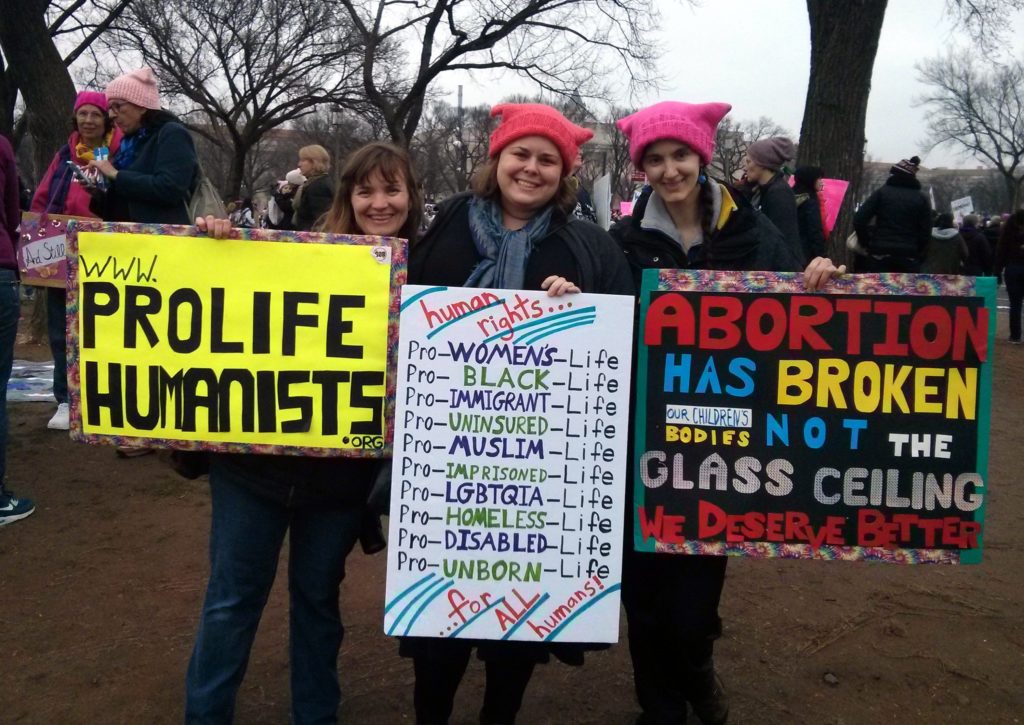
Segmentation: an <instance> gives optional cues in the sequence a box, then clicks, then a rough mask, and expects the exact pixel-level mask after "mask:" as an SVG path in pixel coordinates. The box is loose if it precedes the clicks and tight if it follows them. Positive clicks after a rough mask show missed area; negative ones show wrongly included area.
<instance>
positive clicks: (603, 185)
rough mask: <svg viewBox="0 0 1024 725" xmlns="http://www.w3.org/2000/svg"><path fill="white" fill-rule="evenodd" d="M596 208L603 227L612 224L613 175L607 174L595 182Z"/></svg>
mask: <svg viewBox="0 0 1024 725" xmlns="http://www.w3.org/2000/svg"><path fill="white" fill-rule="evenodd" d="M594 208H595V209H596V210H597V224H598V226H600V227H601V228H602V229H608V228H609V227H610V226H611V225H612V175H611V174H605V175H604V176H602V177H601V178H600V179H598V180H597V181H595V182H594Z"/></svg>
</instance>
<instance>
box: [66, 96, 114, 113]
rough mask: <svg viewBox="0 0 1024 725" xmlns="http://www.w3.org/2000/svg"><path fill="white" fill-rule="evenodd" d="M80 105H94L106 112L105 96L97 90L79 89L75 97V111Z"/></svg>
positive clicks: (76, 111)
mask: <svg viewBox="0 0 1024 725" xmlns="http://www.w3.org/2000/svg"><path fill="white" fill-rule="evenodd" d="M82 106H96V108H98V109H100V110H101V111H103V113H106V112H107V97H106V96H105V95H104V94H102V93H100V92H99V91H79V92H78V96H77V97H76V98H75V110H74V112H75V113H78V109H79V108H81V107H82Z"/></svg>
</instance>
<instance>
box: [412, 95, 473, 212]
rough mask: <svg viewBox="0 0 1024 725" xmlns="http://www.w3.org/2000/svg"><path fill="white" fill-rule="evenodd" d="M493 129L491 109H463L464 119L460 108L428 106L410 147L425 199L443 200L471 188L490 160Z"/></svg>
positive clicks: (434, 104) (439, 105)
mask: <svg viewBox="0 0 1024 725" xmlns="http://www.w3.org/2000/svg"><path fill="white" fill-rule="evenodd" d="M491 127H492V123H491V116H490V107H489V106H471V107H469V108H463V109H462V111H461V115H460V111H459V109H458V107H456V106H452V105H450V104H448V103H445V102H443V101H435V102H433V103H430V104H429V105H428V106H427V109H426V113H425V114H424V116H423V119H422V122H421V123H420V125H419V128H418V129H417V130H416V135H415V136H413V138H412V141H411V143H410V145H409V151H410V153H411V154H412V157H413V160H414V161H415V164H416V168H417V169H419V172H420V180H421V181H422V182H423V190H424V194H425V196H427V197H430V198H444V197H446V196H448V195H450V194H454V193H456V192H459V191H465V190H466V189H468V188H469V183H470V180H471V179H472V178H473V174H474V173H475V172H476V170H477V168H479V166H480V165H481V164H482V163H483V162H484V161H486V160H487V148H488V144H489V142H490V133H491Z"/></svg>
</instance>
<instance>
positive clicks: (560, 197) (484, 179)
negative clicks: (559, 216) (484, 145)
mask: <svg viewBox="0 0 1024 725" xmlns="http://www.w3.org/2000/svg"><path fill="white" fill-rule="evenodd" d="M472 189H473V193H474V194H476V195H477V196H479V197H480V198H481V199H490V200H495V199H498V200H500V198H501V188H500V187H499V186H498V157H497V156H495V157H493V158H490V159H488V160H487V163H486V164H484V165H483V166H481V167H480V168H479V169H477V172H476V174H474V175H473V183H472ZM576 189H577V186H576V182H575V181H573V180H572V175H571V174H569V175H567V176H563V177H562V178H561V179H560V180H559V182H558V189H556V190H555V196H554V198H553V199H552V200H551V203H553V204H554V205H555V207H556V208H557V209H558V210H560V211H561V212H562V213H564V214H571V213H572V210H573V209H575V208H576Z"/></svg>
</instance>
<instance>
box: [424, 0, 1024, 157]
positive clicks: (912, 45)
mask: <svg viewBox="0 0 1024 725" xmlns="http://www.w3.org/2000/svg"><path fill="white" fill-rule="evenodd" d="M656 1H657V2H658V3H659V7H660V9H661V12H662V14H663V20H664V22H663V23H662V26H663V28H665V30H664V31H663V36H662V38H661V41H662V47H663V48H664V49H665V56H664V59H663V61H662V63H663V66H664V67H665V68H668V69H676V68H678V69H680V71H678V72H671V71H669V72H666V73H664V75H665V76H666V81H665V84H664V88H663V89H662V90H661V91H659V92H657V93H656V94H649V96H648V97H646V98H642V99H641V105H645V104H647V103H653V102H655V101H658V100H667V99H672V100H679V101H688V102H703V101H725V102H728V103H731V104H732V106H733V110H732V113H731V118H734V119H736V120H746V119H753V118H757V117H758V116H770V117H771V118H772V119H774V120H775V121H776V122H778V123H780V124H781V125H782V126H784V127H786V128H788V129H789V130H790V131H791V132H792V133H793V134H794V138H795V136H796V134H798V133H799V132H800V120H801V118H802V117H803V107H804V100H805V98H806V95H807V77H808V74H809V69H810V47H811V46H810V29H809V26H808V22H807V6H806V4H805V2H804V0H703V2H702V4H701V6H700V7H691V6H689V5H688V4H686V3H682V2H674V1H672V0H656ZM836 1H837V2H843V1H845V0H836ZM944 9H945V2H943V0H889V6H888V11H887V12H886V16H885V23H884V24H883V26H882V37H881V41H880V43H879V48H878V55H877V57H876V58H875V69H874V77H873V82H872V90H871V96H870V99H869V101H868V115H867V128H866V136H867V139H868V145H867V152H868V154H869V155H870V156H871V157H872V158H873V159H875V160H878V161H886V162H893V161H898V160H899V159H901V158H907V157H909V156H912V155H914V154H915V153H916V154H919V155H920V156H921V157H922V159H923V164H924V165H925V166H929V167H934V166H949V167H963V168H974V167H975V166H978V165H979V163H980V162H977V161H974V160H972V159H964V158H962V157H961V156H959V155H958V154H957V153H956V152H954V151H952V150H949V149H946V148H940V149H936V150H935V151H932V152H930V153H927V154H925V153H923V152H922V150H921V147H922V141H923V139H924V137H925V134H926V129H925V110H924V109H923V108H915V107H914V105H913V101H914V98H915V97H916V96H918V95H920V94H921V92H922V90H923V88H922V86H921V85H920V84H919V83H918V82H917V79H916V75H917V73H916V71H915V70H914V64H915V63H917V62H918V61H920V60H923V59H925V58H929V57H933V56H935V55H938V54H939V53H942V52H944V50H946V49H948V48H950V47H951V46H952V45H953V44H960V45H966V44H968V43H969V38H968V37H967V36H966V35H964V34H963V33H958V32H954V30H953V28H952V25H951V23H950V22H949V21H948V20H947V19H946V18H945V17H944V15H945V13H944ZM680 37H685V43H681V42H680V40H679V38H680ZM1007 37H1008V38H1011V39H1012V41H1011V42H1014V43H1016V48H1015V50H1016V51H1017V53H1018V54H1019V53H1020V52H1021V51H1022V50H1024V14H1019V15H1018V16H1017V17H1016V22H1015V25H1014V31H1013V32H1011V33H1008V34H1007ZM460 82H461V83H463V84H464V85H465V103H466V104H467V105H472V104H476V103H494V102H496V101H497V100H499V99H497V98H494V96H493V92H494V91H493V89H494V88H495V85H494V83H493V79H485V78H483V77H482V76H481V77H479V78H477V79H476V81H473V80H468V79H466V78H465V77H461V78H459V79H456V78H455V76H453V77H451V78H446V79H445V80H444V85H446V86H447V87H449V88H451V89H452V91H453V94H452V96H451V97H450V102H452V103H454V102H455V96H454V89H455V87H456V85H457V84H458V83H460ZM507 82H508V79H504V82H503V86H506V84H507ZM506 87H507V86H506ZM522 90H523V91H528V88H527V87H525V86H524V87H523V89H522ZM624 100H625V99H624Z"/></svg>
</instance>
